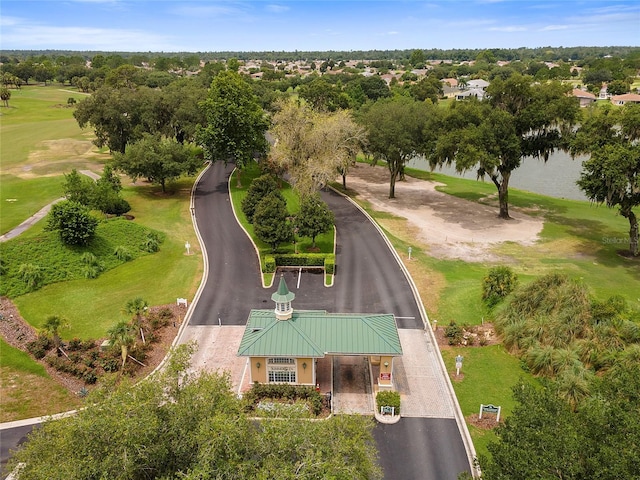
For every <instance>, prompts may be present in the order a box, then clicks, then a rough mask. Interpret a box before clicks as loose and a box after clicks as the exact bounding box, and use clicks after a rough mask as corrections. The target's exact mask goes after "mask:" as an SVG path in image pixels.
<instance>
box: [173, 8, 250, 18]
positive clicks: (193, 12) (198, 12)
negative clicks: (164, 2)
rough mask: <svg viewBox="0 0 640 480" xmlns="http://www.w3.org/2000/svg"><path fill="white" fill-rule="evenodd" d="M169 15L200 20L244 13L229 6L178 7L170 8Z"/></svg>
mask: <svg viewBox="0 0 640 480" xmlns="http://www.w3.org/2000/svg"><path fill="white" fill-rule="evenodd" d="M171 13H174V14H176V15H181V16H184V17H196V18H202V17H222V16H230V15H242V14H244V13H245V12H244V11H243V10H242V9H241V8H238V7H235V6H230V5H179V6H177V7H174V8H172V9H171Z"/></svg>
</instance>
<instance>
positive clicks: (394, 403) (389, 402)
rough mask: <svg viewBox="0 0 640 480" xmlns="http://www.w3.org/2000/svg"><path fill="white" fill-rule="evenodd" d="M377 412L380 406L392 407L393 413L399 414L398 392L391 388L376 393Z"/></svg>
mask: <svg viewBox="0 0 640 480" xmlns="http://www.w3.org/2000/svg"><path fill="white" fill-rule="evenodd" d="M376 405H377V406H378V410H377V411H378V412H379V411H380V407H393V408H394V409H395V410H394V413H395V414H396V415H400V393H398V392H395V391H391V390H382V391H380V392H378V394H377V395H376Z"/></svg>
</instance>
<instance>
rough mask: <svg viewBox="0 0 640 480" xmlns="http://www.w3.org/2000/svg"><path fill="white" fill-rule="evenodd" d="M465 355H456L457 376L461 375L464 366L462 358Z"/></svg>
mask: <svg viewBox="0 0 640 480" xmlns="http://www.w3.org/2000/svg"><path fill="white" fill-rule="evenodd" d="M463 359H464V357H463V356H462V355H458V356H457V357H456V377H457V376H458V375H460V369H461V368H462V360H463Z"/></svg>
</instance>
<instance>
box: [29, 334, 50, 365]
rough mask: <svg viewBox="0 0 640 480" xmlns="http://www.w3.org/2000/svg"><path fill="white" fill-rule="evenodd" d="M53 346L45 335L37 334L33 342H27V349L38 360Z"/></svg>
mask: <svg viewBox="0 0 640 480" xmlns="http://www.w3.org/2000/svg"><path fill="white" fill-rule="evenodd" d="M52 347H53V342H51V339H50V338H49V337H47V336H46V335H38V338H36V339H35V340H34V341H33V342H29V343H28V344H27V351H28V352H29V353H30V354H31V355H33V356H34V357H35V358H37V359H38V360H40V359H41V358H44V356H45V355H46V354H47V352H48V351H49V350H51V348H52Z"/></svg>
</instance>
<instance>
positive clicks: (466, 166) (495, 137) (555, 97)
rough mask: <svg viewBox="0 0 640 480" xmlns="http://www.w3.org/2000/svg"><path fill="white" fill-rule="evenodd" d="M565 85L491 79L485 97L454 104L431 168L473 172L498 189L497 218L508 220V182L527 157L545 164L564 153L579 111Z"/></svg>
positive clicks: (442, 127)
mask: <svg viewBox="0 0 640 480" xmlns="http://www.w3.org/2000/svg"><path fill="white" fill-rule="evenodd" d="M569 90H570V87H569V86H565V85H561V84H560V83H558V82H551V83H546V84H534V83H533V79H532V78H531V77H527V76H522V75H520V74H514V75H512V76H511V77H509V78H508V79H507V80H502V79H500V78H496V79H495V80H494V81H493V83H492V84H491V85H490V86H489V87H487V99H486V100H484V101H482V102H476V101H474V100H473V99H470V100H465V101H464V102H455V103H453V104H452V106H451V108H450V109H449V110H448V111H447V112H446V113H445V115H444V119H443V120H442V122H441V123H440V125H439V132H438V133H439V135H438V139H437V141H436V142H435V143H433V144H431V145H430V146H429V148H428V149H427V150H428V152H429V153H428V158H429V161H430V163H431V165H432V167H435V166H437V165H441V164H455V166H456V169H457V170H458V171H460V172H462V171H465V170H470V169H476V171H477V173H478V176H479V177H481V178H484V177H485V176H487V177H489V179H490V180H491V181H492V182H493V183H494V185H495V186H496V189H497V190H498V201H499V204H500V213H499V217H500V218H504V219H508V218H510V217H509V180H510V179H511V174H512V173H513V171H514V170H516V169H517V168H518V167H519V166H520V164H521V163H522V160H523V159H524V158H526V157H534V158H537V159H542V160H544V161H545V162H546V161H547V160H548V159H549V156H550V155H551V154H552V153H553V152H554V151H556V150H568V148H569V141H568V140H569V139H570V137H571V128H572V126H573V125H574V123H575V122H576V120H577V118H578V113H579V106H578V102H577V100H576V99H575V98H574V97H572V96H569V95H568V93H569Z"/></svg>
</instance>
